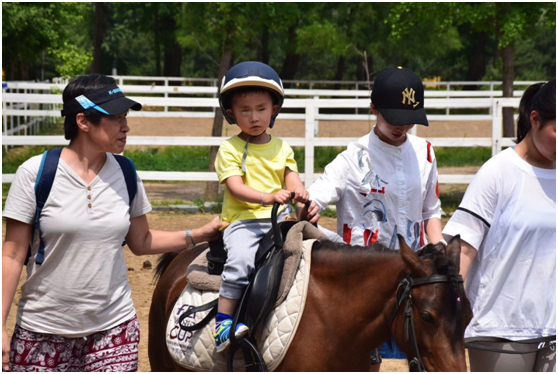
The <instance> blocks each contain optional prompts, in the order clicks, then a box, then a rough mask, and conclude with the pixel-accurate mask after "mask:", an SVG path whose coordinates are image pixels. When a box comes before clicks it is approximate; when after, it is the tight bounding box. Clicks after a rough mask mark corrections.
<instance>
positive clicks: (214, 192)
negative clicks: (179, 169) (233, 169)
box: [204, 30, 234, 202]
mask: <svg viewBox="0 0 558 374" xmlns="http://www.w3.org/2000/svg"><path fill="white" fill-rule="evenodd" d="M229 37H234V30H232V31H230V32H229ZM223 45H224V46H225V49H224V51H223V55H222V56H221V62H220V63H219V74H218V82H219V83H218V87H221V81H222V80H223V77H224V76H225V74H226V73H227V71H228V70H229V68H230V66H231V62H232V59H233V51H232V49H231V48H230V46H231V43H229V42H228V40H225V41H224V42H223ZM222 134H223V113H221V108H215V117H213V128H212V130H211V136H221V135H222ZM218 150H219V147H217V146H212V147H211V150H210V156H209V171H215V159H216V158H217V151H218ZM218 194H219V182H207V184H206V187H205V197H204V200H205V201H208V202H210V201H217V196H218Z"/></svg>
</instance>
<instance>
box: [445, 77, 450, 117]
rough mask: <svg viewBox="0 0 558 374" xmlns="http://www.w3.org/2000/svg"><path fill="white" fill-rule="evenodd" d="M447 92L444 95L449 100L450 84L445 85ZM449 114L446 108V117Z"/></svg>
mask: <svg viewBox="0 0 558 374" xmlns="http://www.w3.org/2000/svg"><path fill="white" fill-rule="evenodd" d="M447 91H448V93H447V95H446V98H447V99H449V98H450V82H448V83H447ZM449 112H450V110H449V108H446V116H449Z"/></svg>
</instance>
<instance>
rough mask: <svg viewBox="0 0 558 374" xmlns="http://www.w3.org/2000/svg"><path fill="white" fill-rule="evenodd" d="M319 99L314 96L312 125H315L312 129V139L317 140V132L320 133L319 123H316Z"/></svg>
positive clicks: (318, 112)
mask: <svg viewBox="0 0 558 374" xmlns="http://www.w3.org/2000/svg"><path fill="white" fill-rule="evenodd" d="M319 100H320V97H319V96H314V123H315V127H314V137H315V138H317V137H318V132H319V131H320V128H319V127H320V123H319V121H318V119H317V118H318V114H320V102H319Z"/></svg>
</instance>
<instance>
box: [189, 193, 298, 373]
mask: <svg viewBox="0 0 558 374" xmlns="http://www.w3.org/2000/svg"><path fill="white" fill-rule="evenodd" d="M293 195H294V194H293ZM293 197H294V196H293ZM307 204H308V205H309V203H307ZM279 207H280V204H278V203H275V204H274V205H273V209H272V211H271V225H272V227H271V230H270V231H269V232H268V233H267V234H266V235H265V236H264V237H263V239H262V240H261V242H260V245H259V247H258V251H257V252H256V258H255V271H254V273H253V274H252V276H251V278H250V281H249V283H248V286H247V287H246V290H245V291H244V294H243V297H242V299H241V300H240V304H239V306H238V308H237V311H236V313H235V316H234V319H233V324H232V326H231V331H236V325H237V324H238V322H242V323H244V324H245V325H246V326H248V327H249V328H250V332H249V333H248V335H247V336H245V337H244V338H241V339H236V337H235V336H234V334H231V336H230V340H231V347H230V349H229V353H228V360H227V369H228V371H233V359H234V355H235V353H236V352H237V351H238V350H239V349H242V350H243V353H244V358H245V361H246V368H247V370H248V371H267V367H266V365H265V362H264V360H263V358H262V356H261V354H260V352H259V351H258V349H257V345H256V339H255V335H256V330H257V327H258V324H259V323H261V322H262V321H263V320H264V319H265V317H266V316H267V315H268V314H269V313H270V312H271V311H272V309H273V306H274V305H275V302H276V300H277V296H278V293H279V286H280V284H281V277H282V275H283V266H284V264H285V256H284V252H283V243H284V240H285V238H286V236H287V233H288V231H289V230H290V229H291V228H292V227H293V226H294V225H295V224H297V223H298V221H296V220H292V221H282V222H279V223H278V222H277V212H278V210H279ZM209 248H210V250H209V252H208V253H207V259H208V271H209V273H210V274H214V275H220V274H221V273H222V272H223V267H224V264H225V262H226V259H227V253H226V251H225V249H224V243H223V240H222V239H221V240H218V241H215V242H211V243H209ZM210 308H213V309H212V311H211V312H210V313H209V314H208V315H207V317H206V318H204V320H203V321H201V322H199V323H198V324H196V325H194V326H183V325H182V320H184V318H186V317H187V316H189V315H191V314H192V313H195V312H197V311H203V310H208V309H210ZM216 314H217V300H215V301H213V302H211V303H209V304H206V305H203V306H201V307H197V308H193V309H190V310H189V311H188V312H186V313H184V314H183V315H182V316H181V317H180V318H179V325H180V326H181V328H182V329H184V330H186V331H194V330H197V329H200V328H202V327H203V326H204V325H206V324H207V323H208V322H209V320H210V319H211V318H213V317H214V316H215V315H216Z"/></svg>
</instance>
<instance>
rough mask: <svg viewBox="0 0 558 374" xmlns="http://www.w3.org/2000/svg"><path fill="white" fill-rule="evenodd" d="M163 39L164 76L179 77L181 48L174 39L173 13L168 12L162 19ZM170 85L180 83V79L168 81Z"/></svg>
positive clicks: (174, 23) (174, 24)
mask: <svg viewBox="0 0 558 374" xmlns="http://www.w3.org/2000/svg"><path fill="white" fill-rule="evenodd" d="M162 26H163V34H162V36H163V40H164V46H165V50H164V63H165V64H164V67H163V75H164V76H165V77H179V76H180V65H181V64H182V48H181V47H180V45H179V44H178V43H177V41H176V36H175V32H176V21H175V20H174V14H169V15H167V16H165V17H164V18H163V19H162ZM169 83H170V84H171V85H180V81H173V82H169Z"/></svg>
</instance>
